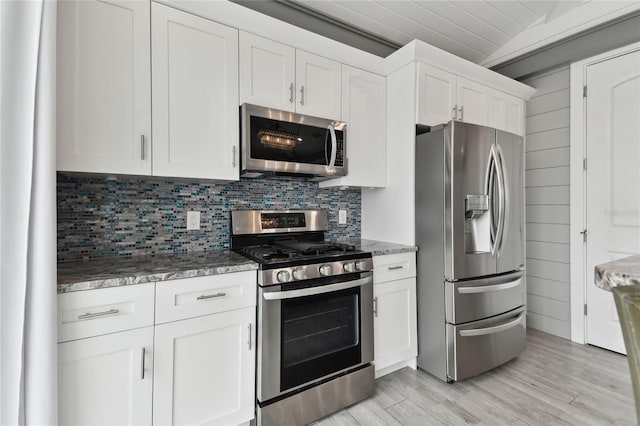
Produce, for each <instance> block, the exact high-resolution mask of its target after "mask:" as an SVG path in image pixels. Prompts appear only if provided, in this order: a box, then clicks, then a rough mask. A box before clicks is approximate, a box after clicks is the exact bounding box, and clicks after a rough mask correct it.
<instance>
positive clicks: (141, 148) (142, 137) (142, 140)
mask: <svg viewBox="0 0 640 426" xmlns="http://www.w3.org/2000/svg"><path fill="white" fill-rule="evenodd" d="M140 159H141V160H144V135H140Z"/></svg>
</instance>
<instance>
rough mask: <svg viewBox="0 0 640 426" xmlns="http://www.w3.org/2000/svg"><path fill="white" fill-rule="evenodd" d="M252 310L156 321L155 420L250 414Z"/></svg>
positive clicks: (223, 420)
mask: <svg viewBox="0 0 640 426" xmlns="http://www.w3.org/2000/svg"><path fill="white" fill-rule="evenodd" d="M255 315H256V312H255V307H250V308H244V309H239V310H235V311H229V312H223V313H219V314H213V315H206V316H202V317H197V318H192V319H188V320H182V321H176V322H172V323H167V324H162V325H159V326H156V335H155V370H154V390H153V394H154V400H153V422H154V424H162V425H169V424H174V425H187V424H188V425H194V424H216V425H219V424H220V425H222V424H224V425H228V424H239V423H242V422H246V421H249V420H251V419H252V418H253V417H254V416H253V413H254V403H255V390H254V389H255V384H254V380H255V379H254V373H255V337H254V335H255Z"/></svg>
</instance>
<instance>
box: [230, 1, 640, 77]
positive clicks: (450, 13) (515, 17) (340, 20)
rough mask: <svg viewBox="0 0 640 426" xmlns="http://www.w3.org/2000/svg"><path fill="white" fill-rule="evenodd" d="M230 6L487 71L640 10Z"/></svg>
mask: <svg viewBox="0 0 640 426" xmlns="http://www.w3.org/2000/svg"><path fill="white" fill-rule="evenodd" d="M231 1H234V2H236V3H239V4H242V5H243V6H246V7H249V8H252V9H255V10H257V11H259V12H261V13H265V14H268V15H271V16H273V17H275V18H277V19H280V20H283V21H285V22H289V23H291V24H293V25H297V26H300V27H303V28H306V29H309V30H311V31H314V32H317V33H319V34H322V35H325V36H327V37H330V38H334V39H336V40H338V41H342V42H344V43H347V44H351V45H353V46H356V47H358V48H361V49H363V50H366V51H369V52H371V53H374V54H376V55H378V56H387V55H388V54H390V53H392V52H393V51H395V50H396V49H398V48H400V47H402V46H404V45H406V44H407V43H409V42H411V41H412V40H414V39H417V40H421V41H424V42H426V43H429V44H431V45H433V46H436V47H439V48H441V49H443V50H446V51H448V52H450V53H453V54H455V55H457V56H460V57H462V58H465V59H467V60H469V61H471V62H475V63H479V64H483V65H485V66H492V65H495V64H496V63H500V62H504V61H505V60H507V59H509V58H510V57H514V56H515V55H517V54H522V53H523V51H524V50H533V49H535V48H539V47H541V46H544V45H546V44H550V43H552V42H554V41H557V40H559V39H561V38H562V37H568V36H571V35H572V34H573V33H577V32H578V31H584V30H586V29H588V28H590V27H596V26H598V25H603V23H606V22H607V21H608V20H612V19H614V18H617V17H618V16H620V15H622V14H623V13H628V12H629V11H632V12H633V11H635V12H636V13H637V11H638V10H640V2H639V1H638V0H627V1H625V0H607V1H603V0H231ZM319 22H320V23H321V24H323V25H320V24H319ZM346 32H351V33H352V34H351V35H349V34H346ZM353 34H355V36H354V35H353ZM372 41H373V42H372ZM521 41H522V43H521ZM513 46H515V47H513ZM523 46H525V47H524V48H523Z"/></svg>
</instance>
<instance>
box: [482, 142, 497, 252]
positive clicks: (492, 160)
mask: <svg viewBox="0 0 640 426" xmlns="http://www.w3.org/2000/svg"><path fill="white" fill-rule="evenodd" d="M497 167H498V165H497V161H496V151H495V145H491V148H490V150H489V159H488V160H487V175H486V176H485V188H486V192H487V196H488V197H489V231H490V234H491V238H490V239H489V248H490V249H491V256H495V255H496V249H497V242H498V226H497V224H495V222H496V220H495V214H496V212H495V210H494V208H493V207H494V200H493V197H494V195H495V194H494V192H495V191H494V183H495V179H496V177H497ZM499 215H500V212H499V209H498V218H499V217H500V216H499ZM498 220H499V219H498Z"/></svg>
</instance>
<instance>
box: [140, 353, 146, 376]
mask: <svg viewBox="0 0 640 426" xmlns="http://www.w3.org/2000/svg"><path fill="white" fill-rule="evenodd" d="M145 352H146V350H145V348H144V346H143V347H142V351H140V380H144V358H145V356H144V355H145Z"/></svg>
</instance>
